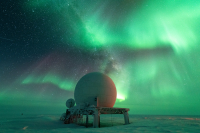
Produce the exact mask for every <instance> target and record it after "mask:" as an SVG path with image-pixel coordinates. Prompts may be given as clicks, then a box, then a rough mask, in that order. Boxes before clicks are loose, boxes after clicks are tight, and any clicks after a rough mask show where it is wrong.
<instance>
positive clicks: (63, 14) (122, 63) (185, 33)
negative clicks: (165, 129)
mask: <svg viewBox="0 0 200 133" xmlns="http://www.w3.org/2000/svg"><path fill="white" fill-rule="evenodd" d="M23 9H24V10H25V11H26V12H33V13H34V14H35V15H33V16H31V17H34V16H38V15H39V16H40V13H41V10H48V11H49V14H51V17H52V18H50V19H54V17H55V19H57V20H58V21H59V22H60V23H59V26H58V24H55V25H54V26H55V27H59V28H61V29H62V31H64V32H62V33H63V34H62V35H61V38H62V39H63V40H62V42H64V43H63V44H60V45H63V46H64V47H65V45H66V46H67V45H68V44H73V47H75V49H77V50H81V51H84V52H85V53H92V54H93V53H95V51H97V52H98V51H100V50H102V49H104V50H105V51H106V52H107V53H109V54H108V56H107V55H104V57H107V58H104V59H102V60H101V61H100V63H99V64H100V65H94V69H93V71H99V72H103V73H106V74H107V75H108V76H110V77H111V78H112V79H113V81H114V83H115V85H116V88H117V93H118V94H117V101H116V104H115V107H126V108H130V109H131V112H130V113H132V114H158V115H159V114H161V115H199V112H200V107H199V104H200V98H199V95H200V90H199V88H200V76H199V75H200V63H199V60H200V54H199V51H200V45H199V44H200V38H199V35H200V26H199V24H200V1H199V0H165V1H160V0H153V1H152V0H141V1H137V0H132V1H131V0H116V1H112V0H106V1H101V0H94V1H91V0H88V1H87V0H83V1H79V2H78V1H75V0H69V1H66V0H57V1H54V0H29V1H28V2H26V3H24V4H23ZM41 15H44V14H41ZM55 21H56V20H55ZM65 31H66V32H65ZM68 31H70V32H68ZM69 36H70V37H69ZM41 62H42V60H41ZM110 63H111V64H110ZM108 66H111V68H110V69H108ZM44 67H45V66H44V65H41V66H40V67H37V68H36V69H34V70H40V69H41V68H44ZM74 67H76V66H74ZM80 68H81V66H79V67H77V71H78V72H79V69H80ZM52 70H53V71H52ZM69 71H70V70H69ZM88 71H89V70H88V69H87V70H86V69H84V72H82V73H81V74H79V75H78V76H70V75H63V74H62V72H60V71H58V70H55V69H54V68H50V69H47V70H46V71H45V72H41V71H33V72H30V73H28V74H27V71H26V72H24V74H22V75H21V76H19V77H18V78H17V79H16V80H15V82H14V83H13V84H11V85H10V87H11V88H15V87H14V86H16V85H19V86H23V85H33V84H44V85H46V84H48V85H47V86H48V87H50V86H49V84H52V85H54V87H55V88H56V89H62V90H63V91H68V92H71V93H72V94H73V91H74V88H75V85H76V83H77V81H78V80H79V79H80V78H81V77H82V76H83V75H84V74H86V73H87V72H88ZM4 90H5V91H4V93H2V94H1V95H0V96H1V98H0V99H1V100H5V101H7V102H6V103H8V102H9V101H10V100H11V99H12V97H13V95H11V96H9V95H8V93H7V92H9V91H8V90H7V89H4ZM46 90H47V91H48V89H46ZM23 94H24V95H27V94H29V92H21V91H20V90H19V92H18V93H16V94H15V95H17V96H18V97H16V99H20V100H22V99H23V98H26V96H24V95H23ZM42 94H43V93H42V92H41V95H38V96H36V97H35V98H34V97H31V98H29V99H30V100H33V99H34V100H35V104H34V106H38V104H36V103H40V102H39V101H44V99H48V100H51V98H49V96H42ZM72 94H70V95H69V96H66V97H63V96H62V97H61V98H58V99H57V100H55V101H56V102H55V103H56V105H55V104H48V108H55V107H56V108H57V110H58V109H65V107H64V106H65V105H64V102H65V101H66V100H67V99H68V98H70V96H71V97H73V95H72ZM59 95H60V94H59ZM57 97H58V96H57ZM20 100H19V101H20ZM30 100H28V101H30ZM34 100H33V101H34ZM59 100H63V101H60V102H62V103H63V104H62V103H59ZM28 101H27V103H28ZM17 103H19V102H17ZM27 103H26V102H24V104H25V105H28V104H27ZM46 103H47V102H44V104H43V103H40V105H39V106H40V107H42V106H45V104H46ZM52 103H54V102H52ZM58 103H59V104H58ZM60 106H63V107H60ZM52 110H53V109H52ZM64 111H65V110H63V112H64ZM58 112H59V111H58Z"/></svg>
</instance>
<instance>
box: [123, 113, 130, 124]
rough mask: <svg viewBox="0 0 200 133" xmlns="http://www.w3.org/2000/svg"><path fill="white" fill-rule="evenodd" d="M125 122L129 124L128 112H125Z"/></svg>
mask: <svg viewBox="0 0 200 133" xmlns="http://www.w3.org/2000/svg"><path fill="white" fill-rule="evenodd" d="M124 121H125V124H129V116H128V112H127V111H125V112H124Z"/></svg>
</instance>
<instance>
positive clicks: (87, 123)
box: [86, 115, 88, 127]
mask: <svg viewBox="0 0 200 133" xmlns="http://www.w3.org/2000/svg"><path fill="white" fill-rule="evenodd" d="M86 127H88V115H86Z"/></svg>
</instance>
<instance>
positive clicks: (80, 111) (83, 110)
mask: <svg viewBox="0 0 200 133" xmlns="http://www.w3.org/2000/svg"><path fill="white" fill-rule="evenodd" d="M128 111H129V109H128V108H109V107H95V106H89V107H86V106H81V105H79V106H74V107H72V108H70V109H67V110H66V120H65V123H71V122H73V121H72V119H74V118H80V117H82V116H83V115H86V126H87V124H88V115H92V116H93V118H94V119H93V127H94V128H97V127H100V115H101V114H124V121H125V124H129V115H128Z"/></svg>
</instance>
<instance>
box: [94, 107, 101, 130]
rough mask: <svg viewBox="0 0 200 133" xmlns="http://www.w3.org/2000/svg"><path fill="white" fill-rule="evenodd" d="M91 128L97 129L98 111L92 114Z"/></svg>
mask: <svg viewBox="0 0 200 133" xmlns="http://www.w3.org/2000/svg"><path fill="white" fill-rule="evenodd" d="M93 117H94V119H93V127H94V128H97V127H99V118H100V117H99V111H98V110H95V112H94V114H93Z"/></svg>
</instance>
